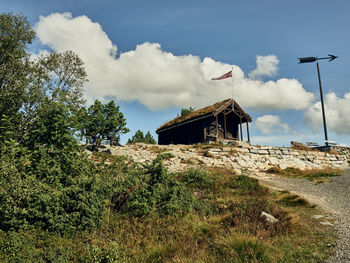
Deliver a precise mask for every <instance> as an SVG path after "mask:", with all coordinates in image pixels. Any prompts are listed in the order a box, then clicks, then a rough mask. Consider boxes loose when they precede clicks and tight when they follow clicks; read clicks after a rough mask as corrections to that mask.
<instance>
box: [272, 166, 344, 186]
mask: <svg viewBox="0 0 350 263" xmlns="http://www.w3.org/2000/svg"><path fill="white" fill-rule="evenodd" d="M266 172H268V173H274V174H279V175H282V176H286V177H290V178H306V179H308V180H310V181H313V182H314V183H325V182H329V180H330V178H331V177H334V176H340V175H343V173H344V172H343V170H341V169H330V168H326V169H308V170H300V169H298V168H294V167H288V168H286V169H281V168H278V167H271V168H269V169H267V170H266Z"/></svg>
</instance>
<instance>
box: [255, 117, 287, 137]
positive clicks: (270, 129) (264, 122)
mask: <svg viewBox="0 0 350 263" xmlns="http://www.w3.org/2000/svg"><path fill="white" fill-rule="evenodd" d="M255 126H256V127H257V128H258V129H259V130H260V131H261V132H262V133H265V134H271V133H288V132H290V128H289V126H288V124H286V123H282V122H281V118H280V117H279V116H276V115H264V116H262V117H258V118H257V119H256V121H255Z"/></svg>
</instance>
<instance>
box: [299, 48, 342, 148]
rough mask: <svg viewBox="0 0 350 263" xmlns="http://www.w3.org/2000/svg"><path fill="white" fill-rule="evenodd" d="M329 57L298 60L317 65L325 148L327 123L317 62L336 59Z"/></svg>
mask: <svg viewBox="0 0 350 263" xmlns="http://www.w3.org/2000/svg"><path fill="white" fill-rule="evenodd" d="M328 56H329V57H323V58H318V57H304V58H299V64H301V63H312V62H315V61H316V64H317V74H318V84H319V86H320V95H321V106H322V117H323V129H324V137H325V143H326V146H328V134H327V123H326V114H325V111H324V103H323V93H322V83H321V75H320V68H319V66H318V61H319V60H321V59H329V60H328V61H329V62H331V61H332V60H334V59H336V58H337V57H336V56H333V55H330V54H328Z"/></svg>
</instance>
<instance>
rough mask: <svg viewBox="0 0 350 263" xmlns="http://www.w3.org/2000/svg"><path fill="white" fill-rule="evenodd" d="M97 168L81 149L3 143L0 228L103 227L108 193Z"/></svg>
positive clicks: (63, 229)
mask: <svg viewBox="0 0 350 263" xmlns="http://www.w3.org/2000/svg"><path fill="white" fill-rule="evenodd" d="M95 173H97V171H96V166H95V165H94V164H93V163H92V162H90V161H88V160H87V159H86V158H84V157H83V156H80V154H79V153H78V152H71V153H70V154H69V153H67V152H64V151H56V150H55V149H47V148H44V147H42V148H39V149H36V150H34V151H31V152H30V151H28V150H26V149H25V148H23V147H20V146H18V145H16V144H14V143H8V144H7V145H6V146H4V147H1V160H0V210H1V211H2V212H1V213H0V229H2V230H4V231H8V230H17V229H28V228H42V229H46V230H49V231H51V232H59V233H66V232H72V231H75V230H85V229H90V228H92V227H95V226H97V225H98V223H99V220H100V217H101V214H102V212H103V210H104V207H105V199H106V198H105V196H104V193H103V191H102V190H101V187H100V182H99V180H98V178H97V177H96V176H95Z"/></svg>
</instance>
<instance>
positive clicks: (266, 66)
mask: <svg viewBox="0 0 350 263" xmlns="http://www.w3.org/2000/svg"><path fill="white" fill-rule="evenodd" d="M278 63H279V61H278V59H277V57H276V56H275V55H268V56H256V69H254V70H253V71H252V72H250V73H249V75H248V76H249V78H251V79H258V78H259V77H262V76H268V77H272V76H274V75H276V74H277V71H278Z"/></svg>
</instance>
